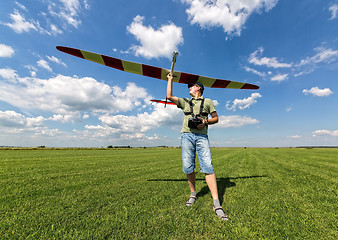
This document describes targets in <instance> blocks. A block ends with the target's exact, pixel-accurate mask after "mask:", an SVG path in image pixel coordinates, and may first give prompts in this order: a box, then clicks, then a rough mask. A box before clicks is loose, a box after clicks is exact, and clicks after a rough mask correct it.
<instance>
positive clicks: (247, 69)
mask: <svg viewBox="0 0 338 240" xmlns="http://www.w3.org/2000/svg"><path fill="white" fill-rule="evenodd" d="M244 69H245V71H247V72H252V73H253V74H256V75H258V76H260V77H265V76H266V75H267V74H266V73H265V72H260V71H257V70H256V69H253V68H250V67H244Z"/></svg>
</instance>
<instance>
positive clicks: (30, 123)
mask: <svg viewBox="0 0 338 240" xmlns="http://www.w3.org/2000/svg"><path fill="white" fill-rule="evenodd" d="M45 120H46V119H45V118H44V117H42V116H38V117H36V118H31V117H26V116H24V115H22V114H20V113H17V112H15V111H1V110H0V126H2V127H3V128H5V129H7V132H13V131H14V132H21V131H27V130H29V131H32V130H34V129H36V128H40V127H42V124H43V122H44V121H45Z"/></svg>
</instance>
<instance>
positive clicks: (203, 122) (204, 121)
mask: <svg viewBox="0 0 338 240" xmlns="http://www.w3.org/2000/svg"><path fill="white" fill-rule="evenodd" d="M200 119H202V123H201V124H199V125H197V129H198V130H201V129H202V128H204V126H205V123H206V120H204V119H203V118H200Z"/></svg>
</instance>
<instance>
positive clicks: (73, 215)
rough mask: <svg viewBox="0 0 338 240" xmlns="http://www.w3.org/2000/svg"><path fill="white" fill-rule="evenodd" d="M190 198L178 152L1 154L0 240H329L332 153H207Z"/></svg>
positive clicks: (333, 216) (333, 218) (337, 152)
mask: <svg viewBox="0 0 338 240" xmlns="http://www.w3.org/2000/svg"><path fill="white" fill-rule="evenodd" d="M212 154H213V161H214V167H215V170H216V176H217V178H218V189H219V194H220V200H221V202H222V205H223V208H224V210H225V211H226V212H227V213H228V215H229V218H230V220H229V221H227V222H225V221H221V220H220V219H219V218H218V217H217V216H216V215H215V214H214V213H213V211H212V199H211V196H210V192H209V190H208V188H207V187H206V183H205V181H204V175H202V174H200V173H198V174H197V178H198V180H197V193H198V200H197V202H196V203H195V204H194V205H193V206H192V207H190V208H187V207H185V201H186V200H187V198H188V196H189V194H190V193H189V188H188V185H187V182H186V179H185V175H184V174H183V173H182V172H181V152H180V149H171V148H164V149H123V150H118V149H113V150H107V149H103V150H99V149H96V150H95V149H92V150H85V149H82V150H79V149H65V150H53V149H43V150H0V184H1V189H0V218H1V219H0V239H337V238H338V235H337V231H338V228H337V226H338V223H337V200H338V199H337V181H338V180H337V179H338V171H337V165H338V149H254V148H249V149H212Z"/></svg>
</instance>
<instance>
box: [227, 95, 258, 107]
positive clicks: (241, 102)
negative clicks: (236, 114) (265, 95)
mask: <svg viewBox="0 0 338 240" xmlns="http://www.w3.org/2000/svg"><path fill="white" fill-rule="evenodd" d="M260 97H262V95H260V94H259V93H252V94H251V96H250V97H248V98H244V99H235V100H234V101H233V102H232V104H231V101H228V102H227V104H226V108H227V109H228V110H232V111H236V109H237V108H239V109H240V110H244V109H246V108H249V107H250V106H251V105H253V104H255V103H256V102H257V100H256V99H257V98H260Z"/></svg>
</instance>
